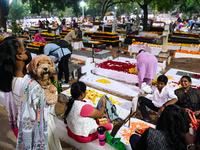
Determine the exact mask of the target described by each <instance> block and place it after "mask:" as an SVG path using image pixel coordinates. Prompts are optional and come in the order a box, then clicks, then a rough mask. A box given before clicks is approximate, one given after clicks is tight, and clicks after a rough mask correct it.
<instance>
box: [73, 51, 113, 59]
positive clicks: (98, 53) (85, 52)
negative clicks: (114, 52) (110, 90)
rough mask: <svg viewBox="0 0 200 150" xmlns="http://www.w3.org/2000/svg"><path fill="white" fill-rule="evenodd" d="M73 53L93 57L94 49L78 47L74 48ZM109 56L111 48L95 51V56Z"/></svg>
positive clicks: (100, 57)
mask: <svg viewBox="0 0 200 150" xmlns="http://www.w3.org/2000/svg"><path fill="white" fill-rule="evenodd" d="M73 54H76V55H81V56H87V57H92V51H89V50H81V49H77V50H73ZM109 56H111V51H110V50H102V51H100V52H94V58H98V59H103V58H107V57H109Z"/></svg>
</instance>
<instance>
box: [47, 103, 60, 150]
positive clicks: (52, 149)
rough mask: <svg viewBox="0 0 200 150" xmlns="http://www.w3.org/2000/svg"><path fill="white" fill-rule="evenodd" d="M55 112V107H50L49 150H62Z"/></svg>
mask: <svg viewBox="0 0 200 150" xmlns="http://www.w3.org/2000/svg"><path fill="white" fill-rule="evenodd" d="M54 110H55V105H51V106H50V113H49V116H48V128H47V132H48V139H47V145H48V147H47V150H62V147H61V144H60V140H59V137H58V134H57V130H56V125H55V122H54V115H55V113H54Z"/></svg>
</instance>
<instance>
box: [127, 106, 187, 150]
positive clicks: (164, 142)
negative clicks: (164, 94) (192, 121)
mask: <svg viewBox="0 0 200 150" xmlns="http://www.w3.org/2000/svg"><path fill="white" fill-rule="evenodd" d="M188 130H189V118H188V115H187V113H186V112H184V111H183V110H182V109H181V108H180V107H179V106H176V105H169V106H167V107H166V108H165V109H164V111H163V112H162V114H161V116H160V118H159V119H158V122H157V126H156V129H152V128H149V129H147V130H146V131H145V132H144V133H143V134H142V136H141V137H140V138H139V136H138V135H137V134H133V135H132V136H131V137H130V144H131V147H132V149H133V150H186V148H187V144H186V140H185V135H186V133H187V132H188Z"/></svg>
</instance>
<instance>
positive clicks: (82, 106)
mask: <svg viewBox="0 0 200 150" xmlns="http://www.w3.org/2000/svg"><path fill="white" fill-rule="evenodd" d="M85 96H86V85H85V83H83V82H75V83H73V84H72V86H71V98H70V100H69V102H68V103H67V110H66V112H65V117H66V120H65V123H67V127H66V128H67V130H68V132H67V133H68V136H69V137H71V138H73V139H75V140H76V141H77V142H80V143H87V142H90V141H93V140H95V139H97V127H98V125H97V123H96V120H95V119H94V118H101V117H103V116H105V114H104V112H105V105H106V98H103V100H102V101H103V105H102V107H101V109H100V110H98V109H96V108H93V107H92V105H89V104H86V103H85V102H84V101H83V99H84V98H85ZM103 126H104V127H105V128H106V130H111V129H112V125H111V124H110V123H107V124H106V125H103Z"/></svg>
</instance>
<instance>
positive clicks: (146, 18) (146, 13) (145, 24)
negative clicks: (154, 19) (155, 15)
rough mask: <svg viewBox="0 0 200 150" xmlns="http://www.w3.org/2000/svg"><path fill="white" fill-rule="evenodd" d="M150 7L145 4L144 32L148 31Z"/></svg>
mask: <svg viewBox="0 0 200 150" xmlns="http://www.w3.org/2000/svg"><path fill="white" fill-rule="evenodd" d="M147 6H148V5H147V4H144V5H143V11H144V20H143V31H147V30H148V28H147V20H148V7H147Z"/></svg>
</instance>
